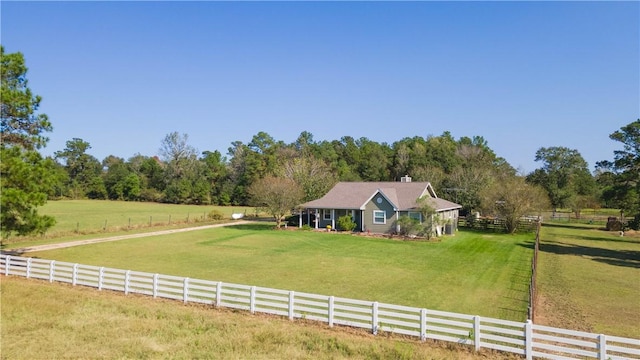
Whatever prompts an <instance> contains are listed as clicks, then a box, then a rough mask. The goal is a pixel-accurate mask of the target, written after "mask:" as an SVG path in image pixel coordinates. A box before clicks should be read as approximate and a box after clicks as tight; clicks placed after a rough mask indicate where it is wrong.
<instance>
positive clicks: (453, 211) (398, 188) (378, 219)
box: [297, 176, 462, 235]
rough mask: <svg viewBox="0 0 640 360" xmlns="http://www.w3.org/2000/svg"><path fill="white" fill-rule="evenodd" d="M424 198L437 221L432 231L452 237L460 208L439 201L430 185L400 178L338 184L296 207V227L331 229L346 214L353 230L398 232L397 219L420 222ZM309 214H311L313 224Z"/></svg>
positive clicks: (381, 232) (443, 200)
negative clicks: (352, 225)
mask: <svg viewBox="0 0 640 360" xmlns="http://www.w3.org/2000/svg"><path fill="white" fill-rule="evenodd" d="M424 196H428V197H429V200H428V204H429V205H430V206H431V207H432V208H434V209H435V211H436V216H437V218H438V219H439V220H440V221H438V222H436V225H435V226H434V232H435V233H436V234H437V235H440V234H443V233H445V232H446V233H449V234H452V233H453V231H454V230H455V228H456V226H457V223H458V212H459V210H460V209H461V208H462V206H461V205H458V204H456V203H453V202H451V201H447V200H445V199H441V198H439V197H438V196H437V195H436V192H435V191H434V189H433V187H432V186H431V183H429V182H412V181H411V178H410V177H409V176H404V177H402V179H401V181H400V182H339V183H337V184H336V185H335V186H334V187H333V188H332V189H331V190H329V192H328V193H327V194H326V195H324V196H323V197H321V198H320V199H317V200H313V201H309V202H306V203H304V204H301V205H299V206H298V207H297V208H298V209H299V210H300V213H301V214H303V216H300V220H299V226H300V227H301V226H302V224H303V222H305V223H307V224H310V225H311V227H315V228H316V229H318V228H326V227H327V226H331V228H332V229H335V228H336V224H337V220H338V218H339V217H341V216H344V215H349V216H351V218H352V219H353V221H354V222H355V223H356V224H357V226H356V231H362V232H371V233H379V234H391V233H395V232H398V231H399V230H400V229H399V227H398V224H397V220H398V218H400V217H401V216H409V217H412V218H415V219H418V220H419V221H420V222H421V223H422V222H424V220H425V219H423V216H422V213H421V212H420V207H421V205H420V204H419V203H418V199H419V198H422V197H424ZM310 214H315V215H316V216H315V219H317V221H316V220H314V219H311V217H310ZM305 216H306V219H304V217H305ZM445 225H448V226H445Z"/></svg>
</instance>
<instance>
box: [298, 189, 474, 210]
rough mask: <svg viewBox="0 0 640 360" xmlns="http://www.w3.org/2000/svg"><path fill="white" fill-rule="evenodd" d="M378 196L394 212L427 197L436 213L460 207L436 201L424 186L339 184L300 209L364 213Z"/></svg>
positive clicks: (433, 194)
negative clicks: (350, 210) (385, 200)
mask: <svg viewBox="0 0 640 360" xmlns="http://www.w3.org/2000/svg"><path fill="white" fill-rule="evenodd" d="M378 193H381V194H382V196H384V197H385V198H386V199H387V200H388V201H389V202H390V203H391V204H392V205H393V206H394V208H395V209H396V210H397V211H407V210H411V209H416V208H418V207H419V204H418V203H417V202H416V200H417V199H418V198H420V197H422V196H425V195H427V196H429V197H431V200H430V201H431V202H432V206H434V208H435V209H436V211H445V210H450V209H459V208H461V207H462V206H461V205H458V204H456V203H452V202H451V201H447V200H444V199H440V198H438V197H437V195H436V194H435V191H433V187H432V186H431V184H430V183H428V182H339V183H337V184H336V185H335V186H334V187H333V188H332V189H331V190H329V192H328V193H327V194H326V195H325V196H323V197H321V198H320V199H317V200H313V201H309V202H306V203H304V204H301V205H300V207H302V208H316V209H364V207H365V205H366V204H367V203H368V202H369V201H370V200H371V199H372V198H373V197H374V196H375V195H376V194H378Z"/></svg>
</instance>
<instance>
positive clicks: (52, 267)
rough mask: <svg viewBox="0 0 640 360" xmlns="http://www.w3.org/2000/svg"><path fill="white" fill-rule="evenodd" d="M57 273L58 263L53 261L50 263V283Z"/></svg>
mask: <svg viewBox="0 0 640 360" xmlns="http://www.w3.org/2000/svg"><path fill="white" fill-rule="evenodd" d="M55 272H56V261H55V260H51V262H50V263H49V282H50V283H52V282H53V276H54V275H55Z"/></svg>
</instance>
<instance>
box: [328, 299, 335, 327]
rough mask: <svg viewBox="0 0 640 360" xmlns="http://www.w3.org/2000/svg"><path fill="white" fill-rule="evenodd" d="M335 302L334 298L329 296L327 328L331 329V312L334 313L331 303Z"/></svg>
mask: <svg viewBox="0 0 640 360" xmlns="http://www.w3.org/2000/svg"><path fill="white" fill-rule="evenodd" d="M334 301H335V298H334V297H333V295H332V296H329V326H330V327H333V312H334V310H333V309H334V306H333V302H334Z"/></svg>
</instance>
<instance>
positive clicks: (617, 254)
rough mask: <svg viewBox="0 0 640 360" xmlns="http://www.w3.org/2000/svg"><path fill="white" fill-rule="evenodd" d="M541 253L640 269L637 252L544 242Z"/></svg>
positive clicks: (639, 253)
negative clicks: (584, 258) (571, 256)
mask: <svg viewBox="0 0 640 360" xmlns="http://www.w3.org/2000/svg"><path fill="white" fill-rule="evenodd" d="M540 251H542V252H547V253H553V254H558V255H575V256H582V257H587V258H591V260H593V261H598V262H602V263H606V264H609V265H614V266H624V267H632V268H636V269H640V251H635V250H611V249H603V248H599V247H593V246H581V245H573V244H563V243H559V242H543V243H541V244H540Z"/></svg>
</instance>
